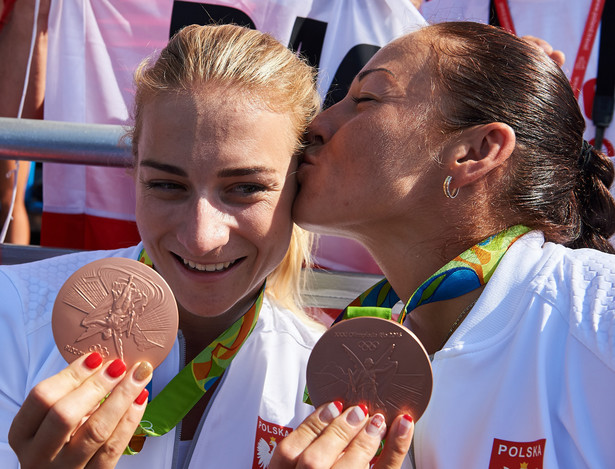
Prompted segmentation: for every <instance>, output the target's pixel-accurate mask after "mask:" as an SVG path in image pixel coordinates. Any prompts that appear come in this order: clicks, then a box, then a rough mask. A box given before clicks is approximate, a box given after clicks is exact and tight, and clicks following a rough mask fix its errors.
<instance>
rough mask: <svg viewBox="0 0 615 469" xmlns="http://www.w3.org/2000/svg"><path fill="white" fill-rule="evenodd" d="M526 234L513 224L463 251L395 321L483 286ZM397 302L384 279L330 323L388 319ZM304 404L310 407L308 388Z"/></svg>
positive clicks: (417, 293) (426, 284)
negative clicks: (414, 311)
mask: <svg viewBox="0 0 615 469" xmlns="http://www.w3.org/2000/svg"><path fill="white" fill-rule="evenodd" d="M528 231H530V229H529V228H528V227H526V226H523V225H515V226H513V227H511V228H508V229H506V230H504V231H502V232H500V233H498V234H495V235H493V236H490V237H489V238H487V239H485V240H484V241H481V242H480V243H478V244H476V245H475V246H472V247H471V248H470V249H468V250H467V251H464V252H462V253H461V254H460V255H458V256H457V257H455V258H454V259H453V260H452V261H450V262H448V263H447V264H446V265H445V266H444V267H442V268H441V269H440V270H438V271H437V272H436V273H435V274H433V275H432V276H431V277H429V278H428V279H427V280H425V281H424V282H423V283H422V284H421V285H420V286H419V287H418V288H417V289H416V290H415V291H414V293H413V294H412V296H411V297H410V299H409V300H408V303H406V306H405V307H404V308H403V310H402V311H401V313H400V314H399V317H398V318H397V321H398V322H399V323H400V324H403V322H404V319H405V318H406V316H407V315H408V314H409V313H410V312H411V311H412V310H413V309H415V308H417V307H418V306H420V305H424V304H427V303H432V302H434V301H443V300H450V299H451V298H457V297H458V296H461V295H465V294H466V293H469V292H471V291H473V290H475V289H477V288H479V287H480V286H482V285H485V284H486V283H487V282H488V281H489V279H490V278H491V276H492V275H493V272H494V271H495V268H496V267H497V266H498V264H499V263H500V260H502V257H504V254H506V251H508V248H510V246H512V244H513V243H514V242H515V241H517V240H518V239H519V238H520V237H521V236H523V235H524V234H525V233H527V232H528ZM398 302H399V296H397V294H396V293H395V292H394V291H393V287H391V284H390V283H389V281H388V280H387V279H386V278H385V279H383V280H381V281H380V282H378V283H377V284H375V285H374V286H372V287H370V288H369V289H367V290H366V291H365V292H363V293H361V294H360V295H359V296H358V297H357V298H355V299H354V300H353V301H352V303H350V304H349V305H348V306H347V307H346V308H345V309H344V311H342V312H341V314H340V315H339V316H338V317H337V319H336V320H335V321H334V322H333V324H337V323H338V322H340V321H342V320H344V319H350V318H354V317H357V316H377V317H380V318H384V319H391V316H392V315H391V309H392V308H393V306H395V304H397V303H398ZM303 402H305V403H307V404H312V402H311V400H310V396H309V392H308V389H307V387H306V389H305V390H304V393H303Z"/></svg>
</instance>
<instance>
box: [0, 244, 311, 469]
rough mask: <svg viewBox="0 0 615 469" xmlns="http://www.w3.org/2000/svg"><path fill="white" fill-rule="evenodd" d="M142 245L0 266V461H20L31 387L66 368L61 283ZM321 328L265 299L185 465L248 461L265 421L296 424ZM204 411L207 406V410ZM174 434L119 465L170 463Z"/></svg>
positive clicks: (162, 378)
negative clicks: (58, 330)
mask: <svg viewBox="0 0 615 469" xmlns="http://www.w3.org/2000/svg"><path fill="white" fill-rule="evenodd" d="M140 249H141V247H140V246H137V247H132V248H128V249H123V250H117V251H96V252H85V253H79V254H71V255H68V256H61V257H56V258H53V259H48V260H45V261H41V262H36V263H31V264H22V265H17V266H10V267H6V266H5V267H0V291H1V292H2V302H1V303H0V349H1V350H2V353H3V355H4V357H5V358H6V359H5V364H4V366H3V368H2V373H1V374H0V429H1V430H0V467H2V468H3V469H9V468H16V467H18V463H17V459H16V456H15V454H14V453H13V452H12V450H11V448H10V447H9V445H8V443H7V435H8V429H9V427H10V424H11V422H12V420H13V417H14V416H15V414H16V413H17V411H18V409H19V407H20V405H21V403H22V402H23V400H24V399H25V397H26V396H27V394H28V392H29V391H30V390H31V388H32V387H33V386H34V385H35V384H36V383H38V382H40V381H42V380H43V379H45V378H47V377H49V376H52V375H53V374H55V373H57V372H58V371H60V370H61V369H63V368H64V367H65V366H66V363H65V361H64V359H63V358H62V356H61V355H60V353H59V352H58V350H57V348H56V346H55V343H54V341H53V337H52V332H51V324H50V321H51V311H52V307H53V302H54V300H55V296H56V295H57V292H58V290H59V288H60V287H61V286H62V284H63V283H64V281H65V280H66V279H67V278H68V277H69V276H70V274H72V273H73V272H74V271H75V270H76V269H77V268H79V267H81V266H82V265H84V264H86V263H88V262H91V261H93V260H95V259H100V258H104V257H117V256H120V257H129V258H133V259H136V258H137V256H138V253H139V252H140ZM318 335H319V333H318V332H317V331H316V330H312V329H311V328H310V327H308V326H307V325H306V324H304V323H303V322H302V321H301V320H300V319H299V318H298V317H297V316H295V315H294V314H293V313H292V312H290V311H287V310H284V309H281V308H280V307H278V306H276V305H275V304H273V303H272V302H271V301H270V300H269V299H267V298H265V301H264V302H263V307H262V309H261V313H260V316H259V320H258V322H257V324H256V326H255V328H254V331H253V332H252V334H251V335H250V337H249V338H248V340H247V341H246V342H245V344H244V346H243V347H242V349H241V350H240V351H239V353H238V354H237V356H236V357H235V360H234V361H233V363H232V364H231V366H230V367H229V368H228V369H227V372H226V373H225V375H224V377H223V381H222V383H221V384H220V386H218V390H217V391H216V392H217V393H216V396H215V398H214V399H213V400H212V401H210V410H209V411H208V413H207V414H206V417H205V418H204V421H202V422H201V425H202V429H201V431H200V436H199V439H198V445H196V446H197V449H196V451H195V453H194V454H193V457H192V464H191V465H190V467H216V468H218V467H237V468H244V467H246V468H247V467H252V464H253V460H254V458H255V454H256V445H257V443H258V442H257V441H256V435H257V433H256V429H257V421H258V418H259V417H260V418H261V419H263V420H265V421H266V422H270V423H272V424H275V425H280V426H283V427H291V428H295V427H296V426H297V425H298V424H299V423H301V421H302V420H303V419H304V418H305V417H307V416H308V415H309V414H310V413H311V412H312V411H313V408H312V407H311V406H309V405H307V404H304V403H303V402H302V398H303V391H304V389H305V366H306V363H307V359H308V356H309V352H310V350H311V348H312V346H313V344H314V342H315V341H316V339H317V337H318ZM180 348H181V347H180V346H179V342H178V341H176V343H175V345H174V348H173V350H172V351H171V353H170V354H169V356H168V357H167V359H166V360H165V361H164V362H163V363H162V364H161V365H160V366H159V367H158V368H157V369H156V370H155V372H154V379H153V395H156V394H157V393H158V392H159V391H160V389H162V388H163V387H164V385H166V383H167V382H168V381H169V380H170V379H171V378H172V377H173V376H174V375H175V374H176V373H177V372H178V371H179V369H180V355H181V354H180ZM206 412H207V411H206ZM175 433H176V432H175V431H172V432H170V433H169V434H167V435H165V436H162V437H157V438H148V439H147V440H146V442H145V447H144V449H143V451H142V452H141V453H140V454H138V455H136V456H122V458H121V459H120V463H119V464H118V466H117V467H118V468H124V467H133V468H134V467H147V468H151V469H155V468H165V469H168V468H172V467H177V466H175V465H173V461H174V458H175V457H177V456H176V455H175V456H174V446H175V442H176V434H175Z"/></svg>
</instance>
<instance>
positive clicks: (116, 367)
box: [107, 358, 126, 378]
mask: <svg viewBox="0 0 615 469" xmlns="http://www.w3.org/2000/svg"><path fill="white" fill-rule="evenodd" d="M125 371H126V364H125V363H124V362H123V361H122V360H120V359H119V358H116V359H115V360H113V361H112V362H111V364H110V365H109V367H108V368H107V374H108V375H109V376H111V377H112V378H117V377H119V376H122V374H123V373H124V372H125Z"/></svg>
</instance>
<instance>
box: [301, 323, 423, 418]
mask: <svg viewBox="0 0 615 469" xmlns="http://www.w3.org/2000/svg"><path fill="white" fill-rule="evenodd" d="M432 383H433V378H432V371H431V362H430V361H429V356H428V355H427V352H426V351H425V349H424V347H423V345H422V344H421V343H420V342H419V340H418V339H417V338H416V336H415V335H414V334H413V333H412V332H410V331H409V330H408V329H407V328H406V327H404V326H402V325H401V324H398V323H396V322H394V321H390V320H386V319H381V318H377V317H357V318H352V319H347V320H344V321H341V322H339V323H337V324H335V325H334V326H333V327H331V328H330V329H329V330H328V331H327V332H325V333H324V334H323V336H322V337H321V338H320V340H319V341H318V342H317V343H316V345H315V347H314V349H313V351H312V354H311V355H310V359H309V361H308V365H307V388H308V392H309V394H310V399H311V400H312V403H313V404H314V405H315V406H316V407H318V406H319V405H321V404H324V403H326V402H331V401H341V402H342V403H343V404H344V408H347V407H349V406H352V405H357V404H365V405H366V406H367V408H368V410H369V413H370V415H373V414H375V413H376V412H380V413H382V414H383V415H384V416H385V418H386V422H387V425H389V426H390V425H391V423H392V421H393V420H394V419H395V417H397V416H398V415H400V414H402V413H403V414H410V415H411V416H412V418H413V419H414V421H415V422H416V421H417V420H418V419H419V418H420V417H421V415H423V412H424V411H425V409H426V407H427V404H428V403H429V399H430V397H431V389H432Z"/></svg>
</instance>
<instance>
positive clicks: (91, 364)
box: [83, 352, 102, 370]
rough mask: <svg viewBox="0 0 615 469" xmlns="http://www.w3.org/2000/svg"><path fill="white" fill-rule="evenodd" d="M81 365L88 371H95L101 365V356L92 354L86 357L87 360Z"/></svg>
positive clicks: (96, 353)
mask: <svg viewBox="0 0 615 469" xmlns="http://www.w3.org/2000/svg"><path fill="white" fill-rule="evenodd" d="M83 363H84V364H85V366H87V367H88V368H89V369H90V370H95V369H96V368H98V367H99V366H100V364H101V363H102V355H101V354H100V353H98V352H92V353H90V354H89V355H88V356H87V358H86V359H85V360H84V361H83Z"/></svg>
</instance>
